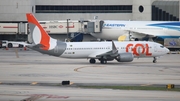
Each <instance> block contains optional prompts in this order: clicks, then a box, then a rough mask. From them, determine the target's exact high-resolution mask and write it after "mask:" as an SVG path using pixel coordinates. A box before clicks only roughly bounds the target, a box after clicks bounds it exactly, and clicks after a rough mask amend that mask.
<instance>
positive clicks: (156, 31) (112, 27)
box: [91, 20, 180, 41]
mask: <svg viewBox="0 0 180 101" xmlns="http://www.w3.org/2000/svg"><path fill="white" fill-rule="evenodd" d="M91 35H92V36H94V37H96V38H100V39H105V40H119V41H124V40H131V39H135V40H136V41H137V40H148V39H157V40H163V39H164V38H180V22H179V21H113V20H112V21H110V20H105V21H104V24H103V27H102V32H101V33H91Z"/></svg>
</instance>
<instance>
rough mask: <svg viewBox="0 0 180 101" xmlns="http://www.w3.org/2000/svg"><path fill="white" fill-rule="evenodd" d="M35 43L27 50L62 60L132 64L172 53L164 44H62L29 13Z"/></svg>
mask: <svg viewBox="0 0 180 101" xmlns="http://www.w3.org/2000/svg"><path fill="white" fill-rule="evenodd" d="M26 16H27V20H28V23H29V28H30V32H31V36H32V39H33V44H31V45H27V47H29V48H31V49H33V50H35V51H38V52H40V53H43V54H49V55H52V56H56V57H62V58H70V59H75V58H88V59H89V62H90V63H95V62H96V59H98V60H99V61H100V63H102V64H105V63H107V61H112V60H114V59H115V60H117V61H118V62H131V61H133V59H134V57H138V58H139V57H153V58H154V60H153V62H154V63H155V62H156V57H159V56H162V55H165V54H167V53H168V52H169V50H168V49H167V48H165V47H164V46H163V45H161V44H159V43H155V42H148V41H134V42H133V41H130V42H113V41H112V42H61V41H59V40H56V39H53V38H51V37H50V36H49V35H48V34H47V32H46V31H45V30H44V29H43V28H42V26H41V25H40V24H39V23H38V21H37V20H36V18H35V17H34V15H33V14H31V13H28V14H26Z"/></svg>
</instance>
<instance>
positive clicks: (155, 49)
mask: <svg viewBox="0 0 180 101" xmlns="http://www.w3.org/2000/svg"><path fill="white" fill-rule="evenodd" d="M154 52H157V45H156V44H154Z"/></svg>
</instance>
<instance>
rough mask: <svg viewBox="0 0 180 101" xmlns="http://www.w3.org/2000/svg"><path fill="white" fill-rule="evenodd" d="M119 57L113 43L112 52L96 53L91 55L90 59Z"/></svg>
mask: <svg viewBox="0 0 180 101" xmlns="http://www.w3.org/2000/svg"><path fill="white" fill-rule="evenodd" d="M117 55H118V50H117V49H116V46H115V44H114V42H113V41H112V50H110V51H97V52H95V53H92V54H90V55H89V56H88V57H89V58H101V57H116V56H117Z"/></svg>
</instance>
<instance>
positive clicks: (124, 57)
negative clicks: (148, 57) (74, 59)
mask: <svg viewBox="0 0 180 101" xmlns="http://www.w3.org/2000/svg"><path fill="white" fill-rule="evenodd" d="M115 59H116V60H117V61H118V62H131V61H133V59H134V55H133V54H132V53H120V54H119V55H118V56H117V57H116V58H115Z"/></svg>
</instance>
